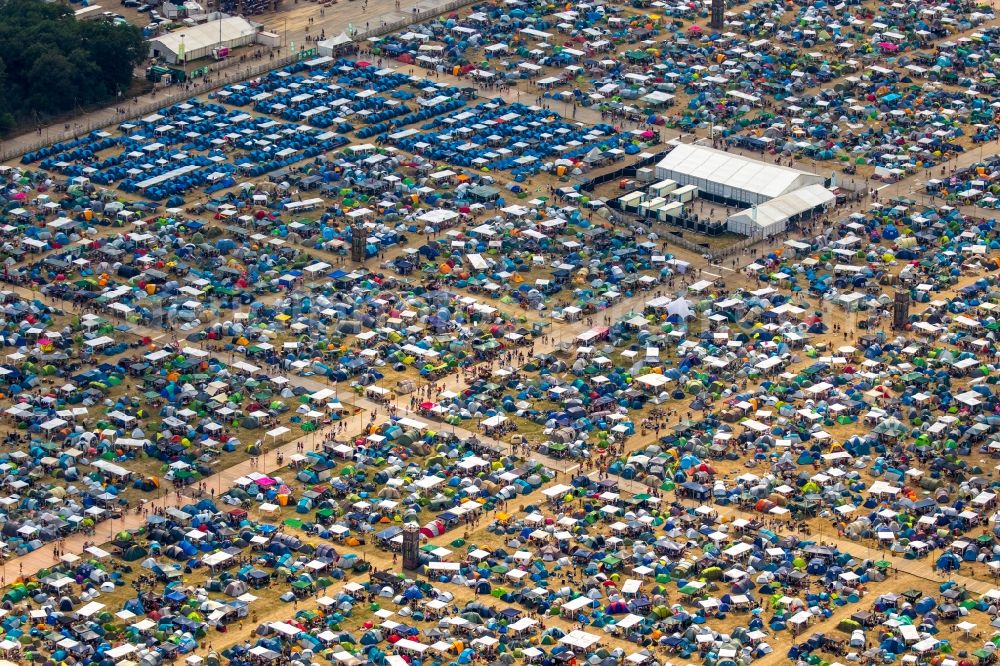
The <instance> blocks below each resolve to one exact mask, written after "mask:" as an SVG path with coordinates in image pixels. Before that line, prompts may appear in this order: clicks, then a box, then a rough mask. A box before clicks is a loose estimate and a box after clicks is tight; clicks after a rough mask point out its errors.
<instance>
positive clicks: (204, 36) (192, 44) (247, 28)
mask: <svg viewBox="0 0 1000 666" xmlns="http://www.w3.org/2000/svg"><path fill="white" fill-rule="evenodd" d="M222 16H223V18H217V19H216V20H214V21H208V22H207V23H202V24H200V25H196V26H192V27H188V28H182V29H180V30H174V31H173V32H168V33H166V34H164V35H159V36H157V37H153V38H152V39H150V40H149V54H150V55H151V56H152V57H154V58H161V59H162V60H163V61H164V62H166V63H167V64H170V65H175V64H178V63H184V62H191V61H194V60H199V59H201V58H207V57H209V56H211V55H212V50H213V49H215V48H217V47H225V48H230V49H234V48H236V47H238V46H246V45H247V44H253V43H254V42H255V41H256V39H257V32H258V29H259V26H258V25H257V24H254V23H251V22H250V21H248V20H246V19H245V18H242V17H240V16H225V15H222Z"/></svg>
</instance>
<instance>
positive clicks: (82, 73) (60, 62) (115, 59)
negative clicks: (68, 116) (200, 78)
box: [0, 0, 146, 132]
mask: <svg viewBox="0 0 1000 666" xmlns="http://www.w3.org/2000/svg"><path fill="white" fill-rule="evenodd" d="M145 55H146V46H145V42H144V41H143V38H142V33H141V31H140V30H139V29H138V28H136V27H135V26H128V25H112V24H110V23H106V22H104V21H85V22H78V21H77V20H76V18H75V17H74V16H73V11H72V10H71V9H70V8H69V7H67V6H65V5H62V4H59V3H47V2H45V1H44V0H0V132H2V131H6V130H7V129H9V128H10V126H11V125H12V124H13V121H14V120H21V121H24V120H34V119H37V118H39V117H44V116H47V115H52V114H58V113H62V112H66V111H71V110H73V109H74V108H75V107H76V106H77V105H88V104H94V103H103V102H106V101H109V100H112V99H114V98H115V97H117V96H118V94H119V93H120V92H124V91H125V90H127V89H128V88H129V86H130V84H131V80H132V75H133V72H134V70H135V68H136V67H137V66H138V65H140V64H141V63H142V61H143V59H144V58H145Z"/></svg>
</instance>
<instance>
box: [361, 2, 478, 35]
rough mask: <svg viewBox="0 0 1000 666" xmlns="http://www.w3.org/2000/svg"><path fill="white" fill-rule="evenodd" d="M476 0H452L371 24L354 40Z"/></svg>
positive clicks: (418, 20)
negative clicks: (394, 19)
mask: <svg viewBox="0 0 1000 666" xmlns="http://www.w3.org/2000/svg"><path fill="white" fill-rule="evenodd" d="M475 2H477V0H452V1H451V2H446V3H443V4H440V5H437V6H436V7H431V8H429V9H422V10H418V11H415V12H413V13H412V15H410V16H407V17H406V18H404V19H400V20H398V21H393V22H392V23H380V24H379V25H377V26H369V27H368V28H367V29H366V30H362V31H358V32H357V33H356V34H355V35H354V41H355V42H359V41H361V40H365V39H369V38H371V37H381V36H382V35H386V34H389V33H390V32H395V31H396V30H400V29H402V28H405V27H407V26H411V25H413V24H414V23H420V22H421V21H426V20H428V19H432V18H435V17H437V16H440V15H441V14H446V13H448V12H453V11H455V10H456V9H461V8H462V7H466V6H468V5H471V4H474V3H475Z"/></svg>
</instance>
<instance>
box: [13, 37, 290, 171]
mask: <svg viewBox="0 0 1000 666" xmlns="http://www.w3.org/2000/svg"><path fill="white" fill-rule="evenodd" d="M298 59H299V56H298V54H297V53H292V54H288V55H284V56H282V57H280V58H275V59H274V60H267V61H265V62H260V63H257V64H251V65H247V66H246V67H245V68H244V69H242V70H240V71H238V72H236V77H235V78H233V77H229V76H228V75H229V72H223V71H220V70H216V71H214V72H211V75H212V78H211V79H210V80H209V81H206V80H205V79H200V80H195V82H192V83H191V89H187V88H185V87H181V86H177V88H176V92H168V93H166V94H165V95H164V96H163V97H159V96H157V97H153V98H151V99H149V100H148V101H146V102H142V103H139V104H126V105H125V106H124V107H122V108H124V109H125V113H124V114H120V113H117V112H115V110H114V107H113V106H112V107H105V108H103V109H100V110H98V111H94V112H93V115H97V116H98V117H96V118H94V119H93V120H91V121H90V122H88V123H77V122H74V123H73V125H72V126H71V127H70V129H69V131H66V130H60V131H58V133H57V134H56V135H55V136H51V135H48V134H46V136H44V137H39V138H38V139H37V140H36V141H34V142H30V143H23V142H18V145H17V147H16V148H14V149H13V150H12V151H11V152H9V153H8V152H7V151H6V150H5V149H3V148H0V161H6V160H9V159H13V158H15V157H20V156H22V155H24V154H25V153H30V152H34V151H36V150H39V149H41V148H44V147H46V146H49V145H52V144H53V143H59V142H60V141H68V140H70V139H78V138H80V137H81V136H83V135H85V134H89V133H90V132H93V131H94V130H99V129H104V128H106V127H110V126H111V125H116V124H118V123H122V122H125V121H127V120H134V119H136V118H140V117H142V116H145V115H147V114H149V113H152V112H154V111H158V110H159V109H162V108H163V107H165V106H170V105H171V104H175V103H177V102H182V101H184V100H186V99H189V98H191V97H194V96H196V95H201V94H203V93H206V92H211V91H213V90H217V89H220V88H223V87H225V86H227V85H229V84H230V83H236V82H239V81H245V80H246V79H251V78H254V77H256V76H260V75H261V74H264V73H266V72H269V71H271V70H272V69H280V68H281V67H286V66H288V65H290V64H292V63H295V62H297V61H298ZM231 62H232V63H234V64H233V65H229V66H228V67H223V68H222V69H230V68H233V67H234V66H236V65H239V64H242V63H239V61H238V60H235V59H234V60H232V61H231ZM171 88H172V86H171V87H168V88H163V89H161V90H163V91H166V90H170V89H171ZM52 127H54V126H50V127H49V128H46V130H43V131H46V132H47V131H49V130H52Z"/></svg>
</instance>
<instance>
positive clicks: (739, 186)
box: [656, 143, 824, 215]
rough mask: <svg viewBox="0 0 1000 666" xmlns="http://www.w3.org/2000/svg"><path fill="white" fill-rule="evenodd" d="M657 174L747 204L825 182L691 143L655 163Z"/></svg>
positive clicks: (709, 196) (703, 192)
mask: <svg viewBox="0 0 1000 666" xmlns="http://www.w3.org/2000/svg"><path fill="white" fill-rule="evenodd" d="M656 177H657V178H658V179H659V180H665V179H667V178H669V179H670V180H673V181H676V182H677V183H679V184H681V185H695V186H697V187H698V190H699V192H700V194H701V196H703V197H705V198H706V199H711V200H714V201H719V202H720V203H725V204H729V205H732V204H737V205H739V204H742V205H745V206H752V205H754V204H762V203H764V202H766V201H770V200H771V199H774V198H777V197H780V196H782V195H784V194H788V193H789V192H794V191H795V190H798V189H801V188H803V187H806V186H807V185H822V184H823V182H824V178H823V176H819V175H817V174H814V173H808V172H805V171H799V170H798V169H791V168H789V167H783V166H778V165H777V164H770V163H768V162H762V161H760V160H755V159H751V158H749V157H743V156H742V155H737V154H734V153H727V152H724V151H721V150H716V149H714V148H709V147H707V146H699V145H696V144H689V143H682V144H680V145H678V146H677V147H676V148H674V149H673V150H672V151H670V152H669V153H668V154H667V156H666V157H664V158H663V159H662V160H661V161H660V163H659V164H657V165H656ZM759 213H760V211H759V210H758V215H759Z"/></svg>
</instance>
